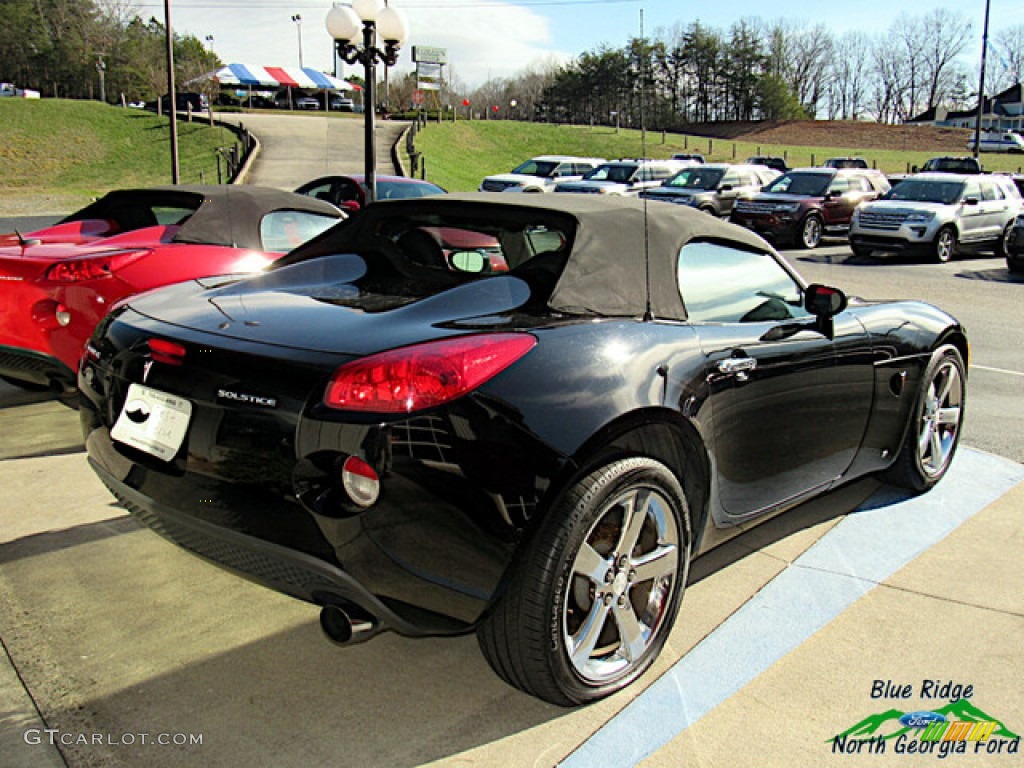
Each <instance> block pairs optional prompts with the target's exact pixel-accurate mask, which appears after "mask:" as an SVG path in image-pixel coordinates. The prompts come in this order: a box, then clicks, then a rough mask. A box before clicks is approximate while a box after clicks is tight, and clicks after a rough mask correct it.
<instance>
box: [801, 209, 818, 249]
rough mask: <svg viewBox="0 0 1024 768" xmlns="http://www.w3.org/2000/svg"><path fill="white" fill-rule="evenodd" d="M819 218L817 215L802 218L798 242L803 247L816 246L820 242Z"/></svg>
mask: <svg viewBox="0 0 1024 768" xmlns="http://www.w3.org/2000/svg"><path fill="white" fill-rule="evenodd" d="M821 231H822V228H821V219H819V218H818V217H817V216H808V217H807V218H806V219H804V225H803V227H802V228H801V230H800V242H801V244H802V245H803V247H804V248H808V249H810V248H817V247H818V243H820V242H821Z"/></svg>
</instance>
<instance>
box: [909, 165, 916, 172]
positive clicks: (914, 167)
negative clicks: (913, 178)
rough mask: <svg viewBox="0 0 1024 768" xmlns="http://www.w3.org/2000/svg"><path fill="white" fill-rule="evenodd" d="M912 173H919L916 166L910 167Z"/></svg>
mask: <svg viewBox="0 0 1024 768" xmlns="http://www.w3.org/2000/svg"><path fill="white" fill-rule="evenodd" d="M910 172H911V173H917V166H916V165H912V166H910Z"/></svg>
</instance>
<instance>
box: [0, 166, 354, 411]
mask: <svg viewBox="0 0 1024 768" xmlns="http://www.w3.org/2000/svg"><path fill="white" fill-rule="evenodd" d="M344 215H345V214H344V213H342V212H341V211H340V210H339V209H338V208H336V207H335V206H333V205H331V204H330V203H327V202H324V201H322V200H316V199H313V198H310V197H306V196H304V195H296V194H293V193H291V192H284V191H281V190H277V189H267V188H262V187H246V186H198V185H197V186H174V187H158V188H151V189H124V190H118V191H114V192H111V193H109V194H107V195H106V196H104V197H102V198H100V199H99V200H97V201H95V202H94V203H92V204H90V205H88V206H87V207H85V208H83V209H82V210H80V211H78V212H77V213H73V214H72V215H70V216H68V217H67V218H65V219H63V220H62V221H60V222H59V223H57V224H55V225H54V226H52V227H47V228H45V229H40V230H38V231H36V232H30V233H27V234H22V233H17V232H15V233H12V234H7V235H0V378H3V379H5V380H7V381H9V382H11V383H15V384H18V385H21V386H24V387H28V388H50V389H53V390H54V391H56V392H58V393H62V394H63V393H67V392H69V391H71V390H73V388H74V386H75V377H76V375H77V374H76V371H77V367H78V359H79V357H80V356H81V354H82V348H83V346H84V345H85V342H86V340H87V339H88V338H89V335H90V334H91V333H92V331H93V329H94V328H95V327H96V324H97V323H98V322H99V320H100V318H102V317H103V316H104V315H105V314H106V313H107V311H108V310H109V309H110V307H111V305H112V304H114V303H115V302H116V301H118V300H120V299H123V298H125V297H127V296H130V295H132V294H136V293H140V292H142V291H147V290H149V289H151V288H157V287H159V286H162V285H168V284H170V283H177V282H181V281H183V280H190V279H194V278H198V277H204V276H208V275H220V274H228V273H237V272H254V271H257V270H259V269H261V268H262V267H264V266H265V265H266V264H268V263H270V262H271V261H273V260H274V259H275V258H277V257H278V256H280V255H281V254H282V253H285V252H287V251H290V250H291V249H292V248H294V247H295V246H297V245H300V244H302V243H304V242H305V241H307V240H309V239H310V238H312V237H313V236H314V235H317V234H319V233H320V232H322V231H324V230H325V229H327V228H329V227H330V226H332V225H334V224H336V223H337V222H338V220H339V219H341V218H343V217H344Z"/></svg>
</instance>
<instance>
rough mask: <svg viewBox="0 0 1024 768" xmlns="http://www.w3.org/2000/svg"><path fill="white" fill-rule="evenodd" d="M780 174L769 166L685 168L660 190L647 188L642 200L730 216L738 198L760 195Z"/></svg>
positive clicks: (722, 164) (641, 195)
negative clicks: (765, 186) (766, 185)
mask: <svg viewBox="0 0 1024 768" xmlns="http://www.w3.org/2000/svg"><path fill="white" fill-rule="evenodd" d="M781 175H782V174H780V173H779V172H778V171H776V170H775V169H774V168H769V167H768V166H767V165H730V164H728V163H707V164H706V165H696V166H694V167H693V168H684V169H683V170H681V171H680V172H679V173H677V174H676V175H675V176H673V177H672V178H671V179H669V180H668V181H666V182H665V183H664V184H662V185H661V186H660V187H654V188H653V189H645V190H644V191H643V192H641V193H640V197H643V198H646V199H648V200H662V201H663V202H666V203H678V204H680V205H689V206H691V207H693V208H696V209H697V210H699V211H704V212H705V213H710V214H712V215H714V216H728V215H729V213H730V212H731V211H732V207H733V204H734V203H735V202H736V200H737V199H739V198H741V197H746V196H748V195H753V194H755V193H757V192H760V191H761V187H763V186H764V185H765V184H767V183H768V182H770V181H773V180H774V179H776V178H778V177H779V176H781Z"/></svg>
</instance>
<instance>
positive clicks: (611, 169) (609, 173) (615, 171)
mask: <svg viewBox="0 0 1024 768" xmlns="http://www.w3.org/2000/svg"><path fill="white" fill-rule="evenodd" d="M636 169H637V167H636V166H635V165H599V166H597V168H595V169H594V170H592V171H590V172H589V173H587V175H586V176H584V177H583V178H584V179H585V180H586V181H619V182H628V181H629V180H630V179H632V178H633V174H635V173H636Z"/></svg>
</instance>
